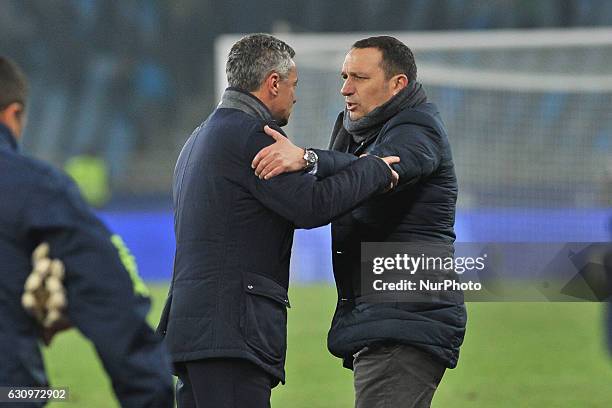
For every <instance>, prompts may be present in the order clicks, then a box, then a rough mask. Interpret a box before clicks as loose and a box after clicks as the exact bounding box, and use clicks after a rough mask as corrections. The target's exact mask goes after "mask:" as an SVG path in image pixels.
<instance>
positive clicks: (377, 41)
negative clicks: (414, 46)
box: [353, 35, 417, 82]
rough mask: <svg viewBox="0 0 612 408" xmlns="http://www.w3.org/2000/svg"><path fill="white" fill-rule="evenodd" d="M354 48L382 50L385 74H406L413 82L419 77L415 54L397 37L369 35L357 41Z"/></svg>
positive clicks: (390, 75) (388, 75) (387, 75)
mask: <svg viewBox="0 0 612 408" xmlns="http://www.w3.org/2000/svg"><path fill="white" fill-rule="evenodd" d="M353 48H377V49H379V50H380V51H381V52H382V69H383V70H384V71H385V76H386V77H387V78H391V77H392V76H394V75H397V74H404V75H406V76H407V77H408V81H410V82H412V81H414V80H416V77H417V67H416V63H415V62H414V55H413V54H412V51H410V48H408V47H407V46H406V44H404V43H403V42H401V41H400V40H398V39H397V38H394V37H390V36H388V35H381V36H379V37H369V38H364V39H363V40H359V41H357V42H356V43H355V44H353Z"/></svg>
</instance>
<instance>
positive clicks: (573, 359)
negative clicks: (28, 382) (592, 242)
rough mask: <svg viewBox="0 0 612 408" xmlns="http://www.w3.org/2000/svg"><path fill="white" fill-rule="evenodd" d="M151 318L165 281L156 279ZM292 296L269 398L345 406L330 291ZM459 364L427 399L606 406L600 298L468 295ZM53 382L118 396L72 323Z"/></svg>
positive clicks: (56, 353) (93, 401) (347, 381)
mask: <svg viewBox="0 0 612 408" xmlns="http://www.w3.org/2000/svg"><path fill="white" fill-rule="evenodd" d="M151 289H152V294H153V308H152V311H151V314H150V316H149V317H150V322H151V323H152V324H156V323H157V320H158V317H159V314H160V310H161V307H162V306H163V302H164V299H165V295H166V286H165V285H152V287H151ZM289 296H290V299H291V304H292V308H291V309H290V310H289V341H288V342H289V343H288V344H289V345H288V355H287V385H285V386H279V387H277V388H275V389H274V390H273V391H272V392H273V398H272V406H273V407H274V408H344V407H347V408H350V407H351V406H352V404H353V390H352V376H351V372H350V371H348V370H346V369H343V368H342V367H341V365H340V361H339V360H337V359H335V358H334V357H332V356H331V355H330V354H329V353H328V352H327V350H326V346H325V336H326V334H327V329H328V326H329V320H330V317H331V313H332V311H333V308H334V302H335V296H336V292H335V289H334V288H333V287H330V286H293V287H292V288H291V289H290V292H289ZM468 313H469V315H468V330H467V335H466V339H465V343H464V346H463V348H462V351H461V358H460V361H459V366H458V367H457V368H456V369H454V370H448V371H447V372H446V374H445V376H444V378H443V380H442V383H441V385H440V388H439V390H438V393H437V395H436V397H435V398H434V402H433V405H432V407H434V408H442V407H445V408H446V407H452V408H462V407H469V408H481V407H482V408H484V407H486V408H492V407H494V408H505V407H508V408H510V407H511V408H518V407H529V408H534V407H535V408H540V407H542V408H549V407H551V408H553V407H554V408H589V407H594V408H595V407H601V408H604V407H605V408H608V407H612V361H611V360H610V359H609V358H608V355H607V354H606V350H605V346H604V340H603V327H602V323H603V313H604V307H603V305H602V304H597V303H470V304H468ZM45 363H46V366H47V370H48V372H49V377H50V380H51V383H52V385H54V386H67V387H69V389H70V402H67V403H66V402H59V403H52V404H50V405H49V406H50V407H52V408H62V407H69V406H75V407H88V408H95V407H100V408H108V407H115V406H117V402H116V400H115V398H114V396H113V394H112V391H111V388H110V383H109V381H108V379H107V378H106V376H105V375H104V373H103V371H102V368H101V365H100V363H99V362H98V360H97V358H96V357H95V354H94V351H93V347H92V346H91V344H90V343H89V342H88V341H86V340H85V339H84V338H83V337H82V336H81V335H80V334H79V333H77V332H76V331H75V330H71V331H70V332H67V333H62V334H60V335H59V336H57V337H56V338H55V339H54V341H53V344H52V345H51V347H50V348H49V349H47V350H46V351H45Z"/></svg>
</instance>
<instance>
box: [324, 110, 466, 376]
mask: <svg viewBox="0 0 612 408" xmlns="http://www.w3.org/2000/svg"><path fill="white" fill-rule="evenodd" d="M341 123H342V114H340V117H339V119H338V121H337V122H336V127H338V126H340V124H341ZM335 134H337V133H335ZM334 142H335V141H334V140H332V142H331V144H330V146H332V145H334ZM365 152H368V153H370V154H374V155H378V156H381V157H382V156H391V155H395V156H399V157H400V159H401V161H400V162H399V163H397V164H395V165H393V168H394V169H395V170H396V171H397V172H398V174H399V175H400V184H399V186H398V187H397V188H395V189H394V190H393V191H392V192H390V193H389V194H385V195H383V196H379V197H375V198H373V199H371V200H369V201H367V202H366V203H364V204H363V205H362V206H360V207H358V208H356V209H354V210H353V211H352V212H350V213H348V214H346V215H345V216H343V217H342V218H340V219H338V220H336V221H334V222H333V223H332V247H333V265H334V277H335V279H336V285H337V287H338V297H339V299H338V305H337V308H336V313H335V315H334V319H333V322H332V326H331V329H330V332H329V336H328V347H329V349H330V351H331V352H332V353H333V354H334V355H336V356H338V357H341V358H343V359H344V364H345V366H347V367H349V368H350V367H351V366H352V360H353V357H352V356H353V354H354V353H356V352H357V351H358V350H360V349H361V348H363V347H364V346H368V345H374V344H377V343H388V342H392V343H405V344H410V345H413V346H416V347H419V348H421V349H423V350H425V351H427V352H429V353H430V354H431V355H432V356H434V357H435V358H437V359H438V360H439V361H441V362H442V363H443V364H445V365H446V366H447V367H450V368H453V367H455V366H456V365H457V359H458V357H459V347H460V345H461V344H462V342H463V337H464V334H465V325H466V320H467V316H466V311H465V306H464V303H463V294H462V293H461V292H456V293H448V294H447V295H448V297H447V298H445V299H444V300H440V301H438V302H432V303H416V302H410V303H408V302H405V303H402V302H396V303H391V302H380V303H376V304H373V303H371V302H370V303H368V302H365V301H363V299H360V296H361V293H360V291H361V281H360V276H361V275H360V259H361V257H360V253H361V243H362V242H408V243H419V244H421V243H423V244H428V243H434V244H436V245H439V244H442V245H444V246H446V247H448V248H449V249H450V251H452V248H453V243H454V241H455V232H454V223H455V203H456V200H457V178H456V176H455V169H454V164H453V158H452V154H451V149H450V145H449V142H448V138H447V135H446V130H445V127H444V124H443V123H442V120H441V119H440V115H439V113H438V110H437V108H436V106H435V105H434V104H431V103H425V104H421V105H419V106H416V107H414V108H410V109H404V110H402V111H400V112H399V113H398V114H397V115H395V116H394V117H393V118H391V119H390V120H389V121H388V122H387V123H385V125H384V126H383V127H382V129H381V131H380V132H379V133H378V134H377V135H375V136H374V137H372V138H371V139H369V140H366V141H365V142H364V143H363V144H362V145H361V146H356V145H353V146H352V147H351V146H349V148H348V150H347V151H346V152H337V151H327V150H317V153H318V155H319V168H318V171H317V175H318V176H320V177H326V176H328V175H330V174H334V173H335V172H337V171H340V170H341V169H343V168H344V167H345V166H346V165H348V164H349V163H352V162H353V161H355V160H357V157H356V155H359V154H362V153H365Z"/></svg>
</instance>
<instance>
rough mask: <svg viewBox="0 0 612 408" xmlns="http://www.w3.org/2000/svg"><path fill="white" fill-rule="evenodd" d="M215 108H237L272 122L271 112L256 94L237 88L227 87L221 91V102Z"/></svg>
mask: <svg viewBox="0 0 612 408" xmlns="http://www.w3.org/2000/svg"><path fill="white" fill-rule="evenodd" d="M217 108H229V109H238V110H240V111H243V112H244V113H246V114H247V115H250V116H253V117H255V118H258V119H262V120H263V121H265V122H273V121H274V119H273V118H272V114H271V113H270V111H269V110H268V108H267V107H266V105H264V104H263V102H262V101H260V100H259V99H258V98H257V97H256V96H254V95H253V94H251V93H249V92H245V91H242V90H240V89H238V88H232V87H229V88H227V89H226V90H225V92H223V96H221V102H219V105H218V106H217Z"/></svg>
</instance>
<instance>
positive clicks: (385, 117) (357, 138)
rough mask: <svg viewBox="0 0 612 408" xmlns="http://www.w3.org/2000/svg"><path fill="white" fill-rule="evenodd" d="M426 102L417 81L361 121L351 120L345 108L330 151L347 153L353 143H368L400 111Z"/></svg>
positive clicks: (425, 96)
mask: <svg viewBox="0 0 612 408" xmlns="http://www.w3.org/2000/svg"><path fill="white" fill-rule="evenodd" d="M425 102H427V95H426V94H425V90H424V89H423V86H422V85H421V84H420V83H419V82H417V81H412V82H411V83H409V84H408V86H406V87H405V88H404V89H402V90H401V91H400V92H399V93H398V94H397V95H395V96H394V97H392V98H391V99H389V100H388V101H387V102H385V103H383V104H382V105H380V106H379V107H377V108H375V109H374V110H372V112H370V113H368V114H367V115H366V116H364V117H362V118H360V119H357V120H351V118H350V117H349V113H348V111H347V110H346V108H345V109H344V112H343V114H342V115H340V116H339V117H338V120H337V121H336V124H335V125H334V130H333V132H332V137H331V144H330V149H332V150H340V151H347V149H348V147H349V145H350V144H351V141H352V142H353V143H356V144H365V142H366V141H368V140H371V139H372V138H374V137H375V136H376V135H378V133H379V132H380V130H381V129H382V127H383V126H384V125H385V123H387V122H388V121H389V119H391V118H392V117H393V116H395V115H397V114H398V113H399V112H400V111H402V110H404V109H406V108H413V107H415V106H417V105H420V104H422V103H425Z"/></svg>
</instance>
